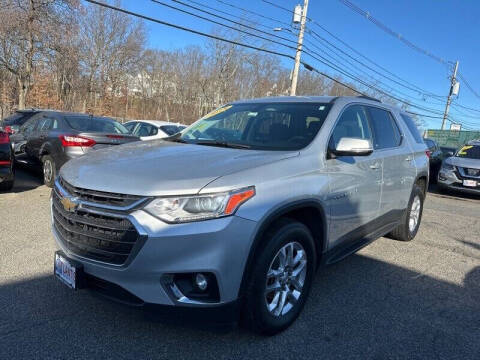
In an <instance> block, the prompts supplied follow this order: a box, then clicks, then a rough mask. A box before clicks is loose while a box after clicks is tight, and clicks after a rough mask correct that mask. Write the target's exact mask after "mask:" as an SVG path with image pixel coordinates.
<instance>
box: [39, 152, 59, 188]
mask: <svg viewBox="0 0 480 360" xmlns="http://www.w3.org/2000/svg"><path fill="white" fill-rule="evenodd" d="M42 170H43V182H44V184H45V185H47V186H48V187H53V184H54V183H55V178H56V177H57V169H56V167H55V161H54V160H53V158H52V157H51V156H50V155H44V156H42Z"/></svg>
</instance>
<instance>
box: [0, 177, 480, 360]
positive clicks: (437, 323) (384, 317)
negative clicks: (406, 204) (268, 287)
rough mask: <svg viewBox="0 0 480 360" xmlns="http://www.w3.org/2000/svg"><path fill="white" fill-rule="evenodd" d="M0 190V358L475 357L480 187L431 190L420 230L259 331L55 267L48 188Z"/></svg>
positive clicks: (365, 252) (358, 261)
mask: <svg viewBox="0 0 480 360" xmlns="http://www.w3.org/2000/svg"><path fill="white" fill-rule="evenodd" d="M17 175H18V176H17V182H16V185H15V188H14V190H13V191H12V192H10V193H0V359H33V358H35V359H39V358H54V359H60V358H61V359H93V358H112V359H216V360H218V359H256V358H262V359H319V358H324V359H339V358H344V359H346V358H348V359H354V358H358V359H387V358H388V359H389V358H391V359H480V198H474V197H468V196H455V195H453V194H451V195H442V194H439V193H435V192H433V193H430V194H429V195H428V197H427V200H426V203H425V210H424V217H423V221H422V225H421V227H420V231H419V233H418V235H417V237H416V238H415V240H414V241H412V242H409V243H403V242H398V241H393V240H389V239H385V238H381V239H379V240H378V241H376V242H374V243H373V244H371V245H369V246H368V247H366V248H364V249H362V250H361V251H360V252H358V253H357V254H355V255H352V256H350V257H349V258H347V259H345V260H344V261H342V262H340V263H337V264H335V265H332V266H330V267H328V268H326V269H323V270H321V271H319V273H318V274H317V276H316V279H315V282H314V286H313V289H312V292H311V294H310V298H309V300H308V302H307V304H306V307H305V309H304V311H303V313H302V314H301V316H300V318H299V319H298V320H297V321H296V322H295V323H294V324H293V326H292V327H291V328H289V329H288V330H286V331H285V332H283V333H281V334H279V335H277V336H274V337H261V336H257V335H254V334H251V333H249V332H247V331H245V330H242V329H239V328H237V327H232V328H217V327H214V326H211V325H210V324H209V325H205V324H202V323H197V324H191V323H184V322H183V321H182V320H177V321H172V320H171V319H169V320H167V319H163V318H162V317H153V316H151V314H147V313H144V312H143V311H140V310H138V309H131V308H128V307H124V306H122V305H118V304H116V303H112V302H110V301H108V300H105V299H103V298H99V297H97V296H94V295H93V294H92V293H90V292H88V291H78V292H74V291H71V290H69V289H68V288H66V287H65V286H64V285H63V284H60V283H59V282H58V281H56V280H55V279H54V277H53V275H52V268H53V253H54V251H55V249H56V248H55V244H54V241H53V238H52V235H51V233H50V212H49V195H50V189H48V188H46V187H45V186H43V185H41V182H40V180H39V179H38V177H37V176H36V175H34V174H31V173H28V172H25V171H18V173H17Z"/></svg>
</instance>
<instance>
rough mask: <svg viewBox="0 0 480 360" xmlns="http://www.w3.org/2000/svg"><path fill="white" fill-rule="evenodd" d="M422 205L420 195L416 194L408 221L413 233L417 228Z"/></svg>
mask: <svg viewBox="0 0 480 360" xmlns="http://www.w3.org/2000/svg"><path fill="white" fill-rule="evenodd" d="M421 207H422V203H421V201H420V197H419V196H418V195H416V196H415V198H414V199H413V201H412V207H411V208H410V219H409V221H408V229H409V230H410V232H411V233H413V232H414V231H415V229H416V228H417V225H418V221H419V219H420V210H421Z"/></svg>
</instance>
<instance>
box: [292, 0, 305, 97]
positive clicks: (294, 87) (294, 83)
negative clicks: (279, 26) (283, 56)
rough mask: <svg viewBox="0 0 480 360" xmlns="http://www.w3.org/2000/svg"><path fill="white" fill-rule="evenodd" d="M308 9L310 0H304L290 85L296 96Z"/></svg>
mask: <svg viewBox="0 0 480 360" xmlns="http://www.w3.org/2000/svg"><path fill="white" fill-rule="evenodd" d="M307 10H308V0H304V1H303V8H302V17H301V20H300V31H299V33H298V42H297V52H296V54H295V65H294V66H293V73H292V83H291V85H290V96H295V93H296V92H297V82H298V72H299V70H300V57H301V56H302V45H303V34H304V32H305V23H306V22H307ZM294 21H295V16H294Z"/></svg>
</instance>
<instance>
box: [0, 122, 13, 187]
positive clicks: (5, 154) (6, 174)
mask: <svg viewBox="0 0 480 360" xmlns="http://www.w3.org/2000/svg"><path fill="white" fill-rule="evenodd" d="M13 166H14V161H13V151H12V145H11V143H10V138H9V136H8V134H7V133H6V132H5V131H2V130H1V129H0V191H8V190H11V189H12V187H13V182H14V181H15V171H14V168H13Z"/></svg>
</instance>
